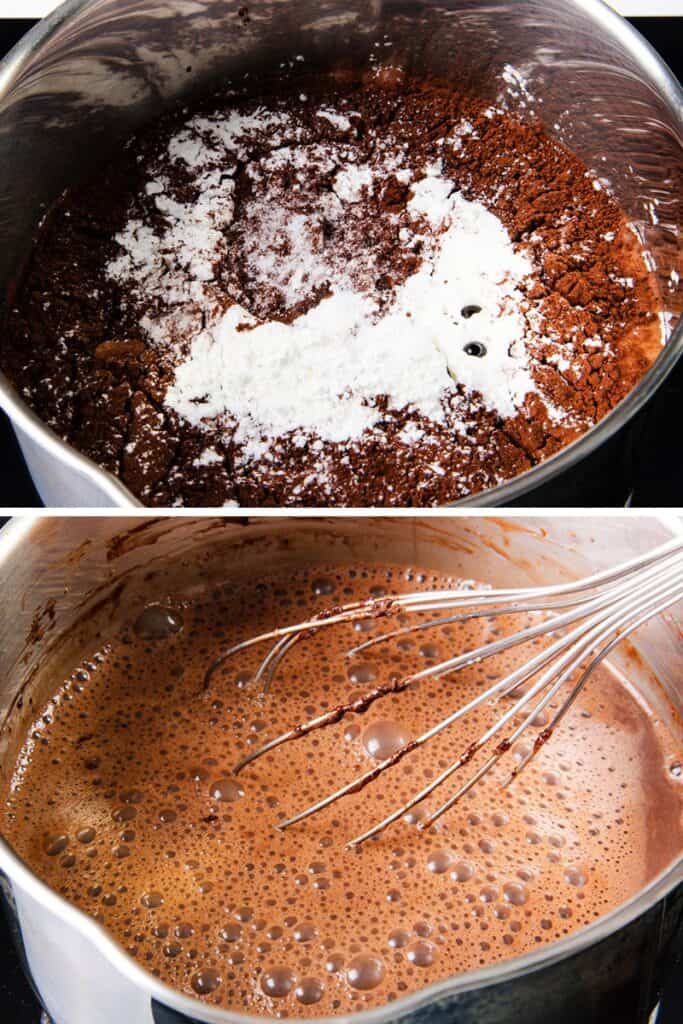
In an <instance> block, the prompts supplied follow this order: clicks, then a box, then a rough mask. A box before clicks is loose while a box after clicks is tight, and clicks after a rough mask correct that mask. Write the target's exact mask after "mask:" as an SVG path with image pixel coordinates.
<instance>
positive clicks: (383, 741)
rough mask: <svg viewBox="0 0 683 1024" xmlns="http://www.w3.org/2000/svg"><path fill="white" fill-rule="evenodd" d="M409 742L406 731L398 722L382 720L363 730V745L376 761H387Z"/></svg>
mask: <svg viewBox="0 0 683 1024" xmlns="http://www.w3.org/2000/svg"><path fill="white" fill-rule="evenodd" d="M407 742H408V735H407V733H406V731H405V729H404V728H403V727H402V726H400V725H399V724H398V723H397V722H392V721H389V720H388V719H382V720H380V721H379V722H373V723H372V724H371V725H368V726H367V728H366V729H364V730H363V736H362V743H363V747H364V748H365V751H366V753H367V754H369V756H370V757H372V758H373V759H374V760H375V761H385V760H386V759H387V758H388V757H391V755H392V754H395V753H396V751H397V750H400V749H401V747H404V746H405V745H406V743H407Z"/></svg>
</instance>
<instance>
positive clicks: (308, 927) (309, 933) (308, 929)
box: [292, 921, 318, 942]
mask: <svg viewBox="0 0 683 1024" xmlns="http://www.w3.org/2000/svg"><path fill="white" fill-rule="evenodd" d="M317 934H318V929H317V928H316V927H315V925H314V924H310V922H308V921H306V922H304V924H299V925H297V926H296V928H295V929H294V931H293V932H292V938H293V939H294V941H295V942H310V941H311V940H312V939H314V938H315V937H316V935H317Z"/></svg>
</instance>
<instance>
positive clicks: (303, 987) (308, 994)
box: [294, 978, 325, 1006]
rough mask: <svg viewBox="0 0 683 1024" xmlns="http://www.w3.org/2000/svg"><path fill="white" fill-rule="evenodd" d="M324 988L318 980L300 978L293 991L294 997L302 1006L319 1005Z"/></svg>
mask: <svg viewBox="0 0 683 1024" xmlns="http://www.w3.org/2000/svg"><path fill="white" fill-rule="evenodd" d="M324 991H325V986H324V985H323V983H322V981H320V980H319V979H318V978H302V979H301V981H300V982H299V984H298V985H297V986H296V988H295V989H294V995H295V996H296V998H297V999H298V1000H299V1002H300V1003H303V1005H304V1006H312V1005H313V1003H319V1002H320V1000H321V999H322V997H323V993H324Z"/></svg>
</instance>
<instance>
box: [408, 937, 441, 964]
mask: <svg viewBox="0 0 683 1024" xmlns="http://www.w3.org/2000/svg"><path fill="white" fill-rule="evenodd" d="M406 956H407V958H408V960H410V962H411V964H415V966H416V967H429V966H430V965H431V964H433V963H434V957H435V956H436V946H435V945H434V943H433V942H428V941H427V940H426V939H418V940H417V942H411V944H410V945H409V946H408V948H407V949H406Z"/></svg>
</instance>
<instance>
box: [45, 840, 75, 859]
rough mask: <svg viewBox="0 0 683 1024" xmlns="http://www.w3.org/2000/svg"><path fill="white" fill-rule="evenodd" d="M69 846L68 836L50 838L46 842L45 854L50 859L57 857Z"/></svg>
mask: <svg viewBox="0 0 683 1024" xmlns="http://www.w3.org/2000/svg"><path fill="white" fill-rule="evenodd" d="M68 845H69V837H68V836H65V835H61V836H48V838H47V839H46V840H45V853H46V854H47V855H48V857H56V856H57V854H58V853H63V852H64V850H66V848H67V846H68Z"/></svg>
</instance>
